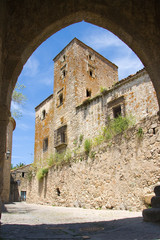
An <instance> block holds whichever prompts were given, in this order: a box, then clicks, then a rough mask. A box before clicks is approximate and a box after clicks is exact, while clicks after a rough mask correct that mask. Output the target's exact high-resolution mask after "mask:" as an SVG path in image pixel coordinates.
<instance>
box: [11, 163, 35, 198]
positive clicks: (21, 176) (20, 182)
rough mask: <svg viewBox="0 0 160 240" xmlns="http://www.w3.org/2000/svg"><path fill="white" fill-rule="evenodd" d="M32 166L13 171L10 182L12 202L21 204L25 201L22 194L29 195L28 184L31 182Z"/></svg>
mask: <svg viewBox="0 0 160 240" xmlns="http://www.w3.org/2000/svg"><path fill="white" fill-rule="evenodd" d="M30 166H31V165H30V164H29V165H26V166H23V167H20V168H17V169H14V170H11V181H10V202H19V201H21V200H22V201H23V200H25V199H24V198H22V195H23V194H22V192H25V193H26V194H27V184H28V180H29V176H30V175H29V173H30V171H29V169H30ZM23 196H24V195H23Z"/></svg>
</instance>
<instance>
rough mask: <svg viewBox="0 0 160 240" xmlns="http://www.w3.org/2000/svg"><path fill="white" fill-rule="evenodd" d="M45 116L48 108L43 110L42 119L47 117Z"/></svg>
mask: <svg viewBox="0 0 160 240" xmlns="http://www.w3.org/2000/svg"><path fill="white" fill-rule="evenodd" d="M45 117H46V110H43V112H42V119H45Z"/></svg>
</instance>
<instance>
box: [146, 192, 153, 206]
mask: <svg viewBox="0 0 160 240" xmlns="http://www.w3.org/2000/svg"><path fill="white" fill-rule="evenodd" d="M152 197H154V194H147V195H145V196H144V202H145V204H146V205H151V199H152Z"/></svg>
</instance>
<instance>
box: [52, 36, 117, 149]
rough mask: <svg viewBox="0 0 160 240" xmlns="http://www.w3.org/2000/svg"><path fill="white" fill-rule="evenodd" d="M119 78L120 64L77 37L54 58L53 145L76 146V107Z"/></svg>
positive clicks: (78, 125) (56, 146) (59, 147)
mask: <svg viewBox="0 0 160 240" xmlns="http://www.w3.org/2000/svg"><path fill="white" fill-rule="evenodd" d="M117 81H118V72H117V66H116V65H114V64H113V63H111V62H110V61H108V60H107V59H105V58H104V57H103V56H101V55H100V54H98V53H97V52H95V51H94V50H93V49H91V48H90V47H88V46H86V45H85V44H84V43H82V42H81V41H79V40H78V39H76V38H74V39H73V40H72V41H71V42H70V43H69V44H68V45H67V46H66V47H65V48H64V49H63V50H62V51H61V52H60V53H59V54H58V55H57V56H56V57H55V58H54V101H53V102H54V105H53V107H54V121H53V122H54V129H55V130H54V147H55V148H56V150H57V151H58V152H61V151H63V150H64V149H65V148H66V147H67V146H68V147H69V148H72V147H73V142H74V140H75V139H76V137H78V136H77V132H78V131H77V130H78V128H80V125H81V123H80V122H79V119H78V118H77V114H76V107H77V106H78V105H80V104H81V103H82V102H83V101H84V100H86V99H87V98H92V97H94V96H95V95H96V94H98V93H99V92H100V88H101V87H105V88H107V89H109V88H110V87H112V85H113V84H114V83H116V82H117Z"/></svg>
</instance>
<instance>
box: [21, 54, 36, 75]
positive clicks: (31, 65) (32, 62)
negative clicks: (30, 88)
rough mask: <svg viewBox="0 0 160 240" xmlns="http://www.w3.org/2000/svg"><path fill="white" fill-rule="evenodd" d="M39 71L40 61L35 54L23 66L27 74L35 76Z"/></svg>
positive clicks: (24, 72)
mask: <svg viewBox="0 0 160 240" xmlns="http://www.w3.org/2000/svg"><path fill="white" fill-rule="evenodd" d="M38 71H39V61H38V60H37V58H35V57H34V56H31V57H30V58H29V59H28V61H27V62H26V64H25V66H24V68H23V74H24V75H25V76H29V77H34V76H35V75H36V74H38Z"/></svg>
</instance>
